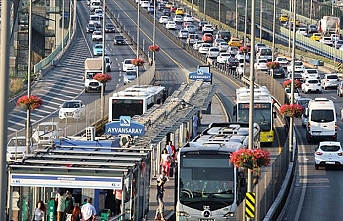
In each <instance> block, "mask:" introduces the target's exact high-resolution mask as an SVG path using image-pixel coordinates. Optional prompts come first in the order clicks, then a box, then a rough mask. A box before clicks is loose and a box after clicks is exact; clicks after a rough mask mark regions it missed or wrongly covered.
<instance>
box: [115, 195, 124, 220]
mask: <svg viewBox="0 0 343 221" xmlns="http://www.w3.org/2000/svg"><path fill="white" fill-rule="evenodd" d="M113 195H114V205H115V207H114V215H115V216H118V215H119V214H121V201H122V199H123V190H113Z"/></svg>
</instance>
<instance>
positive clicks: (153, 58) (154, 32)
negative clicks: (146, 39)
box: [152, 0, 156, 64]
mask: <svg viewBox="0 0 343 221" xmlns="http://www.w3.org/2000/svg"><path fill="white" fill-rule="evenodd" d="M155 5H156V0H154V24H153V25H154V26H153V27H152V45H154V46H155V38H156V10H155ZM152 62H153V63H154V64H155V52H152Z"/></svg>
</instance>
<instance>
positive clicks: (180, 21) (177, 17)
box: [173, 15, 183, 23]
mask: <svg viewBox="0 0 343 221" xmlns="http://www.w3.org/2000/svg"><path fill="white" fill-rule="evenodd" d="M173 21H174V22H179V23H182V22H183V17H182V15H175V17H174V18H173Z"/></svg>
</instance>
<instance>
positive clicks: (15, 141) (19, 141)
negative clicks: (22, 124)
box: [8, 138, 26, 146]
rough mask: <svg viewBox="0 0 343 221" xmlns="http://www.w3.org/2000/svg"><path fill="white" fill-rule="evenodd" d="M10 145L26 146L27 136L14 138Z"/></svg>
mask: <svg viewBox="0 0 343 221" xmlns="http://www.w3.org/2000/svg"><path fill="white" fill-rule="evenodd" d="M8 146H26V139H25V138H13V139H11V140H10V142H9V143H8Z"/></svg>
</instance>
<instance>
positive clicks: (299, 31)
mask: <svg viewBox="0 0 343 221" xmlns="http://www.w3.org/2000/svg"><path fill="white" fill-rule="evenodd" d="M296 33H297V34H300V35H307V29H306V28H298V30H297V32H296Z"/></svg>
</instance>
